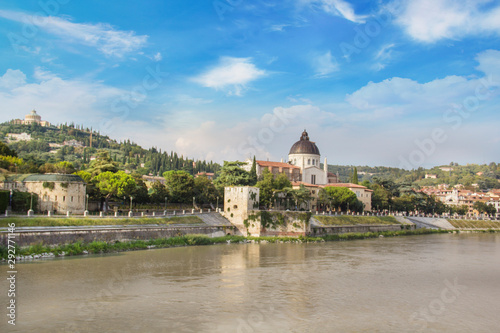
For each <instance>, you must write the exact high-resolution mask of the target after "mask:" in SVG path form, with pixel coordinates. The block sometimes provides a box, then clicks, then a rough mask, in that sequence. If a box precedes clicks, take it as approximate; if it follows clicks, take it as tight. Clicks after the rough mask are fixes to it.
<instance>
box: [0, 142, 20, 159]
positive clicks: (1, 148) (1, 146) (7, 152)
mask: <svg viewBox="0 0 500 333" xmlns="http://www.w3.org/2000/svg"><path fill="white" fill-rule="evenodd" d="M0 156H10V157H17V153H16V152H15V151H14V150H13V149H10V148H9V147H8V146H7V145H6V144H5V143H3V142H2V141H0Z"/></svg>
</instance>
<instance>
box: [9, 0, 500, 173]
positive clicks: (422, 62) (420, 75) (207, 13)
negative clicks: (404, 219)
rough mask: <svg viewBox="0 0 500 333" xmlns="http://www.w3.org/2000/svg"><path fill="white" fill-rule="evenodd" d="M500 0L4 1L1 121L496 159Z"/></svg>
mask: <svg viewBox="0 0 500 333" xmlns="http://www.w3.org/2000/svg"><path fill="white" fill-rule="evenodd" d="M499 37H500V2H499V1H488V0H475V1H452V0H420V1H417V0H408V1H378V2H376V1H347V0H317V1H311V0H289V1H280V2H274V1H261V0H255V1H246V0H215V1H186V0H184V1H177V0H175V1H174V0H172V1H145V2H132V1H115V0H111V1H106V2H102V1H76V0H41V1H38V0H37V1H22V2H21V1H12V0H11V1H9V0H6V1H2V3H1V4H0V50H1V52H0V110H1V119H0V121H6V120H10V119H12V118H22V117H23V116H24V115H25V114H26V113H28V112H29V111H30V110H31V109H36V110H37V111H38V112H39V113H40V114H41V115H42V117H43V118H44V119H45V120H48V121H50V122H52V123H61V122H71V121H74V122H76V123H80V124H84V125H86V126H89V127H90V126H92V127H93V128H94V129H97V130H100V131H101V132H102V133H104V134H107V135H109V136H111V137H112V138H116V139H118V140H120V139H127V138H130V139H131V140H133V141H135V142H137V143H139V144H141V145H142V146H144V147H145V148H149V147H151V146H157V147H158V148H161V149H164V150H174V151H177V152H178V153H181V154H184V155H185V156H186V155H187V156H189V157H194V158H200V159H209V160H214V161H218V162H222V161H223V160H236V159H239V160H243V159H245V158H247V157H249V156H251V155H253V154H255V155H256V156H257V158H258V159H270V160H280V159H281V158H283V159H285V160H286V157H287V154H288V150H289V148H290V147H291V145H292V144H293V143H294V142H295V141H296V140H298V138H299V137H300V134H301V132H302V130H303V129H304V128H306V129H307V130H308V132H309V136H310V138H311V140H313V141H316V143H317V145H318V147H319V149H320V151H321V153H322V157H327V158H328V163H330V164H343V165H351V164H352V165H385V166H396V167H404V168H407V169H411V168H417V167H419V166H424V167H429V166H434V165H440V164H448V163H449V162H451V161H454V162H459V163H462V164H464V163H489V162H492V161H495V162H500V159H499V157H500V131H499V128H500V117H499V113H498V105H499V101H500V97H499V95H500V43H499V41H500V39H499Z"/></svg>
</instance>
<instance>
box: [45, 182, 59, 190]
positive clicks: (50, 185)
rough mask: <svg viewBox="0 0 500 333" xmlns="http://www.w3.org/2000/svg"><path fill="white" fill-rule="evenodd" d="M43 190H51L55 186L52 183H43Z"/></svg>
mask: <svg viewBox="0 0 500 333" xmlns="http://www.w3.org/2000/svg"><path fill="white" fill-rule="evenodd" d="M42 186H43V188H47V189H49V190H51V191H52V190H53V189H54V187H55V186H56V184H55V183H54V182H43V183H42Z"/></svg>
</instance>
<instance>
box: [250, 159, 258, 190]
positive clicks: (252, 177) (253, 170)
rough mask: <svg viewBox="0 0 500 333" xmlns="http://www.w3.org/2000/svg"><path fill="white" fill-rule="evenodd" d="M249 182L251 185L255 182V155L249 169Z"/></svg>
mask: <svg viewBox="0 0 500 333" xmlns="http://www.w3.org/2000/svg"><path fill="white" fill-rule="evenodd" d="M250 182H251V184H252V185H254V184H256V183H257V161H256V160H255V155H254V156H253V161H252V168H251V169H250Z"/></svg>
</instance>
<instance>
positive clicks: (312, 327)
mask: <svg viewBox="0 0 500 333" xmlns="http://www.w3.org/2000/svg"><path fill="white" fill-rule="evenodd" d="M0 267H1V268H2V271H3V273H2V274H5V275H6V276H7V273H6V272H7V266H6V265H1V266H0ZM17 271H18V273H17V280H16V304H17V308H16V311H17V318H16V326H11V325H8V324H7V319H8V318H6V316H5V314H6V313H7V311H6V310H5V306H2V308H3V309H4V310H3V312H4V313H5V314H2V317H3V319H2V321H1V322H0V332H418V331H422V332H424V331H426V332H427V331H431V332H432V331H434V332H472V331H474V332H498V331H499V329H500V319H499V317H500V316H499V314H498V309H500V235H499V234H460V235H457V234H436V235H425V236H408V237H394V238H379V239H367V240H357V241H348V242H327V243H314V244H260V245H259V244H230V245H226V244H224V245H214V246H197V247H182V248H170V249H153V250H146V251H136V252H126V253H120V254H107V255H91V256H78V257H67V258H58V259H48V260H43V261H36V262H31V263H18V264H17ZM1 288H2V289H1V290H2V295H1V299H2V304H3V305H6V304H7V302H8V300H7V293H6V292H5V291H6V290H7V289H8V285H7V282H6V279H2V284H1Z"/></svg>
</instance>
